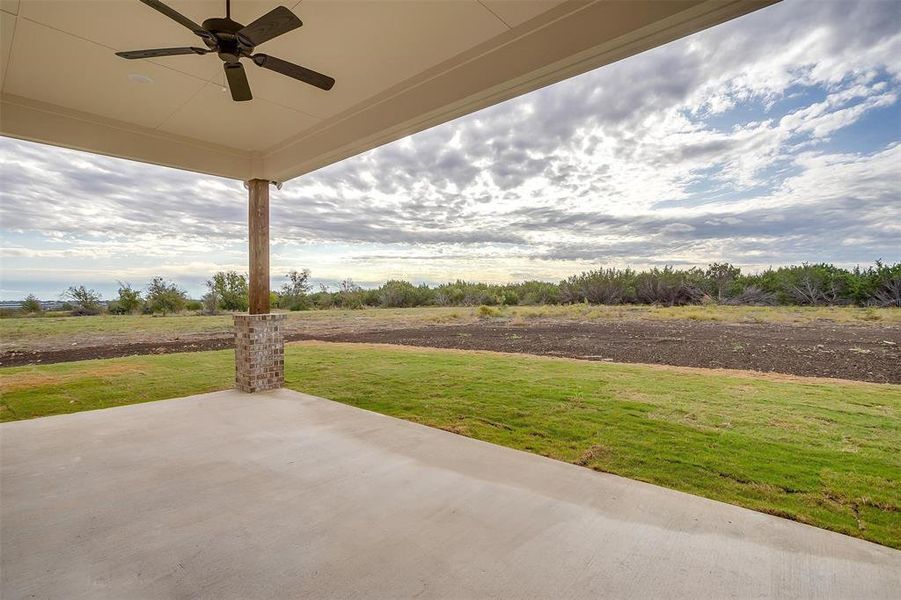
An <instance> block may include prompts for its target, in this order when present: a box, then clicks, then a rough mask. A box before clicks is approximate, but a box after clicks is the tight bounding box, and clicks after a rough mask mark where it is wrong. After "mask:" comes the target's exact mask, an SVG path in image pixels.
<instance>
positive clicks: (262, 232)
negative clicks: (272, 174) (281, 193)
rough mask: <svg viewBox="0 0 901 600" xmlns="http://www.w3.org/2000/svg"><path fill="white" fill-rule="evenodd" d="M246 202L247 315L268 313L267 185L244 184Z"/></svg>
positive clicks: (255, 181) (258, 182)
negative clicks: (247, 196)
mask: <svg viewBox="0 0 901 600" xmlns="http://www.w3.org/2000/svg"><path fill="white" fill-rule="evenodd" d="M247 189H248V191H249V200H250V201H249V203H248V211H247V236H248V241H249V243H250V281H249V282H248V286H249V289H248V295H249V301H250V311H249V312H250V314H252V315H265V314H267V313H268V312H269V182H268V181H267V180H265V179H251V180H250V181H248V182H247Z"/></svg>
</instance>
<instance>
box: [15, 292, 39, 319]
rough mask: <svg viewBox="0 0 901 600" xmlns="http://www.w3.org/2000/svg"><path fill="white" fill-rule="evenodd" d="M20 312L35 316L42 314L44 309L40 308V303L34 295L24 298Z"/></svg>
mask: <svg viewBox="0 0 901 600" xmlns="http://www.w3.org/2000/svg"><path fill="white" fill-rule="evenodd" d="M20 310H21V311H22V313H24V314H26V315H36V314H40V313H42V312H44V309H43V308H42V307H41V301H40V300H38V298H37V296H35V295H34V294H28V295H27V296H25V300H23V301H22V306H21V309H20Z"/></svg>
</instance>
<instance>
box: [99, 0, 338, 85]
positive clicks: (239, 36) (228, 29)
mask: <svg viewBox="0 0 901 600" xmlns="http://www.w3.org/2000/svg"><path fill="white" fill-rule="evenodd" d="M140 1H141V2H143V3H144V4H146V5H147V6H149V7H150V8H153V9H155V10H157V11H159V12H161V13H163V14H164V15H166V16H167V17H169V18H170V19H172V20H173V21H176V22H177V23H179V24H181V25H183V26H185V27H187V28H188V29H190V30H191V31H192V32H193V33H194V34H195V35H197V36H199V37H200V38H201V39H202V40H203V42H204V44H206V46H207V47H206V48H196V47H186V48H158V49H155V50H130V51H127V52H116V55H117V56H121V57H122V58H127V59H132V60H133V59H138V58H158V57H160V56H177V55H180V54H199V55H203V54H209V53H211V52H215V53H217V54H218V55H219V58H220V59H222V62H223V68H224V69H225V78H226V80H227V81H228V87H229V89H230V90H231V94H232V100H235V101H236V102H243V101H245V100H252V99H253V94H251V93H250V84H249V83H248V82H247V74H246V73H245V72H244V65H242V64H241V59H242V58H249V59H250V60H252V61H253V62H254V64H256V65H257V66H259V67H263V68H264V69H269V70H270V71H275V72H276V73H281V74H282V75H287V76H288V77H293V78H294V79H297V80H298V81H302V82H304V83H308V84H310V85H312V86H315V87H318V88H320V89H323V90H330V89H332V86H333V85H335V80H334V79H332V78H331V77H329V76H328V75H323V74H322V73H317V72H316V71H313V70H311V69H307V68H306V67H301V66H300V65H295V64H294V63H290V62H288V61H285V60H282V59H280V58H276V57H274V56H269V55H268V54H254V53H253V51H254V48H256V47H257V46H259V45H260V44H262V43H263V42H268V41H269V40H271V39H273V38H276V37H278V36H280V35H282V34H283V33H288V32H289V31H293V30H294V29H297V28H298V27H300V26H301V25H303V23H302V22H301V20H300V19H298V18H297V16H296V15H295V14H294V13H292V12H291V11H290V10H288V9H287V8H285V7H284V6H279V7H276V8H274V9H272V10H271V11H269V12H268V13H266V14H265V15H263V16H262V17H260V18H259V19H257V20H256V21H254V22H253V23H251V24H250V25H246V26H245V25H241V24H240V23H238V22H236V21H232V19H231V0H225V17H224V18H217V17H213V18H210V19H207V20H205V21H204V22H203V26H201V25H198V24H197V23H195V22H194V21H192V20H191V19H189V18H187V17H186V16H184V15H182V14H181V13H179V12H177V11H175V10H173V9H172V8H170V7H168V6H166V5H165V4H163V3H162V2H160V1H159V0H140ZM129 79H132V77H131V76H129ZM136 79H137V78H135V79H133V81H134V80H136ZM148 79H149V78H148Z"/></svg>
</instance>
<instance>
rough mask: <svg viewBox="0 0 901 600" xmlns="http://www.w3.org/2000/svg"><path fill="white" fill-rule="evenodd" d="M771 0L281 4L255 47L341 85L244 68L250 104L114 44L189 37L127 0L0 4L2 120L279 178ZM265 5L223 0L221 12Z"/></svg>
mask: <svg viewBox="0 0 901 600" xmlns="http://www.w3.org/2000/svg"><path fill="white" fill-rule="evenodd" d="M775 1H777V0H594V1H572V0H568V1H561V0H480V1H476V0H409V1H394V2H388V1H376V2H373V1H365V0H364V1H340V2H334V1H320V0H302V1H301V2H296V1H294V0H291V1H285V0H282V3H283V4H284V5H286V6H287V7H288V8H290V9H291V10H293V11H294V13H295V14H297V15H298V16H299V17H300V18H301V19H302V20H303V21H304V26H303V27H302V28H300V29H299V30H296V31H293V32H290V33H288V34H286V35H284V36H282V37H280V38H278V39H275V40H272V41H270V42H268V43H267V44H266V45H265V46H263V47H262V48H261V49H260V50H261V51H264V52H266V53H267V54H271V55H274V56H278V57H280V58H283V59H285V60H289V61H292V62H296V63H299V64H302V65H305V66H308V67H310V68H313V69H315V70H317V71H321V72H323V73H327V74H329V75H331V76H333V77H335V78H336V79H337V84H336V85H335V87H334V88H333V89H332V90H331V91H329V92H325V91H321V90H319V89H316V88H313V87H311V86H308V85H304V84H301V83H299V82H297V81H294V80H292V79H289V78H286V77H283V76H281V75H278V74H276V73H273V72H271V71H267V70H265V69H260V68H257V67H256V66H255V65H253V64H247V65H246V69H247V71H248V77H249V80H250V85H251V87H252V89H253V93H254V100H253V101H251V102H243V103H237V102H233V101H232V100H231V98H230V96H229V94H228V93H223V89H224V88H223V84H224V77H223V71H222V63H221V61H220V60H219V59H218V58H217V57H216V56H215V55H214V54H210V55H207V56H177V57H168V58H160V59H154V60H141V61H126V60H123V59H121V58H119V57H117V56H115V54H114V52H116V51H120V50H130V49H141V48H159V47H167V46H185V45H197V42H198V41H199V40H198V38H195V37H193V36H192V35H191V33H190V31H187V30H186V29H184V28H183V27H181V26H180V25H178V24H177V23H174V22H173V21H170V20H169V19H167V18H165V17H164V16H163V15H161V14H159V13H157V12H155V11H153V10H151V9H150V8H148V7H147V6H145V5H144V4H142V3H140V2H138V1H137V0H115V1H98V0H69V1H67V2H58V1H54V0H0V52H2V55H0V59H2V60H0V86H2V87H0V89H2V95H0V133H2V135H5V136H10V137H14V138H20V139H25V140H32V141H37V142H42V143H47V144H51V145H55V146H62V147H67V148H75V149H79V150H86V151H89V152H94V153H99V154H105V155H110V156H116V157H121V158H127V159H132V160H137V161H142V162H147V163H153V164H158V165H165V166H169V167H176V168H180V169H185V170H189V171H196V172H200V173H208V174H213V175H219V176H223V177H228V178H233V179H240V180H248V179H254V178H259V179H268V180H272V181H286V180H288V179H291V178H294V177H297V176H299V175H303V174H304V173H308V172H310V171H313V170H315V169H318V168H320V167H323V166H326V165H328V164H331V163H334V162H337V161H340V160H342V159H344V158H347V157H349V156H353V155H355V154H358V153H360V152H363V151H365V150H368V149H371V148H374V147H376V146H379V145H381V144H385V143H387V142H390V141H393V140H396V139H399V138H401V137H404V136H407V135H410V134H412V133H416V132H418V131H422V130H424V129H427V128H429V127H432V126H434V125H438V124H440V123H443V122H446V121H449V120H451V119H454V118H457V117H460V116H463V115H466V114H469V113H472V112H474V111H477V110H479V109H482V108H485V107H487V106H490V105H493V104H496V103H498V102H501V101H503V100H507V99H509V98H513V97H515V96H518V95H520V94H524V93H526V92H530V91H532V90H535V89H538V88H541V87H543V86H546V85H548V84H551V83H555V82H558V81H561V80H563V79H566V78H568V77H572V76H574V75H578V74H580V73H584V72H586V71H589V70H591V69H595V68H597V67H600V66H602V65H605V64H609V63H611V62H614V61H617V60H620V59H623V58H626V57H628V56H631V55H633V54H636V53H639V52H642V51H644V50H648V49H650V48H653V47H656V46H659V45H661V44H665V43H667V42H670V41H672V40H675V39H678V38H680V37H683V36H686V35H689V34H691V33H694V32H697V31H699V30H702V29H705V28H707V27H710V26H713V25H716V24H719V23H722V22H724V21H727V20H729V19H732V18H735V17H738V16H740V15H743V14H746V13H749V12H752V11H754V10H757V9H759V8H762V7H764V6H767V5H769V4H772V3H774V2H775ZM167 3H168V4H169V5H170V6H172V7H173V8H174V9H175V10H177V11H179V12H181V13H182V14H184V15H186V16H188V17H189V18H191V19H194V20H196V21H198V22H199V21H202V20H203V19H205V18H207V17H210V16H221V15H222V14H224V0H214V1H213V0H170V1H168V2H167ZM278 4H279V2H278V0H234V1H233V3H232V18H234V19H235V20H237V21H240V22H243V23H248V22H250V21H252V20H253V19H255V18H256V17H258V16H259V15H262V14H263V13H265V12H267V11H269V10H271V9H272V8H274V7H275V6H277V5H278ZM599 109H600V107H599ZM536 118H541V116H540V115H537V116H536Z"/></svg>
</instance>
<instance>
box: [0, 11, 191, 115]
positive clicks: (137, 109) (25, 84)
mask: <svg viewBox="0 0 901 600" xmlns="http://www.w3.org/2000/svg"><path fill="white" fill-rule="evenodd" d="M11 56H12V57H13V60H12V61H11V62H10V64H9V65H8V66H7V70H6V79H5V81H4V84H3V92H4V93H5V94H13V95H16V96H22V97H26V98H30V99H34V100H37V101H39V102H46V103H49V104H55V105H59V106H64V107H66V108H70V109H74V110H78V111H84V112H88V113H94V114H97V115H100V116H102V117H104V118H108V119H116V120H119V121H124V122H127V123H134V124H136V125H140V126H143V127H155V126H157V125H158V124H160V123H161V122H162V121H163V120H164V119H165V118H166V117H168V116H169V115H170V114H172V113H173V112H174V111H175V110H176V109H177V108H178V107H179V106H181V105H182V104H184V103H185V102H186V101H187V100H188V98H190V97H191V96H193V95H194V94H195V93H196V92H197V91H198V90H199V89H200V88H201V87H203V85H204V83H203V82H202V81H200V80H198V79H197V78H195V77H190V76H188V75H185V74H183V73H179V72H177V71H173V70H172V69H167V68H165V67H161V66H159V65H156V64H153V63H152V62H148V61H128V60H123V59H121V58H119V57H117V56H115V55H113V54H111V53H110V51H109V50H108V49H106V48H104V47H102V46H98V45H97V44H94V43H92V42H88V41H85V40H83V39H81V38H77V37H74V36H71V35H68V34H63V33H60V32H59V31H57V30H55V29H51V28H49V27H46V26H44V25H39V24H37V23H34V22H32V21H29V20H28V19H23V18H22V17H19V18H18V22H17V24H16V35H15V38H14V40H13V48H12V52H11ZM188 58H191V57H188ZM135 75H137V76H140V77H146V78H149V80H150V81H144V82H141V81H142V80H141V79H140V77H139V79H138V81H134V77H132V78H131V79H130V78H129V76H135Z"/></svg>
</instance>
